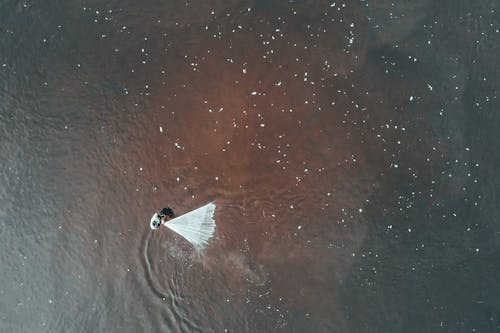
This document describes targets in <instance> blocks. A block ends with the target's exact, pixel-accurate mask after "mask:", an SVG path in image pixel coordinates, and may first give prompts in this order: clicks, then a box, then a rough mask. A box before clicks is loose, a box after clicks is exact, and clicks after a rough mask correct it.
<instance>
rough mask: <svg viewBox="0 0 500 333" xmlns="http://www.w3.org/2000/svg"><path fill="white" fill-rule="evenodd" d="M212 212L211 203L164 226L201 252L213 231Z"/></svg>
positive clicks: (213, 209) (212, 204) (213, 208)
mask: <svg viewBox="0 0 500 333" xmlns="http://www.w3.org/2000/svg"><path fill="white" fill-rule="evenodd" d="M214 212H215V204H214V203H213V202H211V203H209V204H206V205H205V206H203V207H200V208H198V209H195V210H193V211H190V212H189V213H186V214H184V215H181V216H179V217H176V218H174V219H172V220H169V221H167V222H166V223H164V226H165V227H167V228H169V229H170V230H173V231H175V232H176V233H178V234H179V235H181V236H182V237H184V238H185V239H186V240H188V241H189V242H190V243H191V244H192V245H193V246H194V247H195V248H196V249H198V250H202V249H203V248H205V246H207V244H208V240H209V239H210V237H212V235H213V234H214V231H215V220H214Z"/></svg>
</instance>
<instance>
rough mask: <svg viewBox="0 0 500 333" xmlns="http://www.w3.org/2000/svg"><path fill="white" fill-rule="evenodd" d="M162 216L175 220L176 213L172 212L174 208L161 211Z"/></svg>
mask: <svg viewBox="0 0 500 333" xmlns="http://www.w3.org/2000/svg"><path fill="white" fill-rule="evenodd" d="M160 214H161V215H162V216H168V217H170V218H171V219H172V218H174V216H175V215H174V211H173V210H172V208H170V207H165V208H163V209H162V210H161V212H160Z"/></svg>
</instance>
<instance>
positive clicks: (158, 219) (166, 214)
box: [151, 207, 175, 230]
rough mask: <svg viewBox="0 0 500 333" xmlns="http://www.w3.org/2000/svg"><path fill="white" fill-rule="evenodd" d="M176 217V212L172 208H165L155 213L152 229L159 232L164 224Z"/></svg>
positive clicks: (152, 219)
mask: <svg viewBox="0 0 500 333" xmlns="http://www.w3.org/2000/svg"><path fill="white" fill-rule="evenodd" d="M174 217H175V215H174V211H173V210H172V208H170V207H165V208H163V209H162V210H161V211H160V212H156V213H154V215H153V217H152V218H151V229H153V230H157V229H159V228H160V227H161V225H162V224H165V223H167V221H168V220H170V219H173V218H174Z"/></svg>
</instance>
